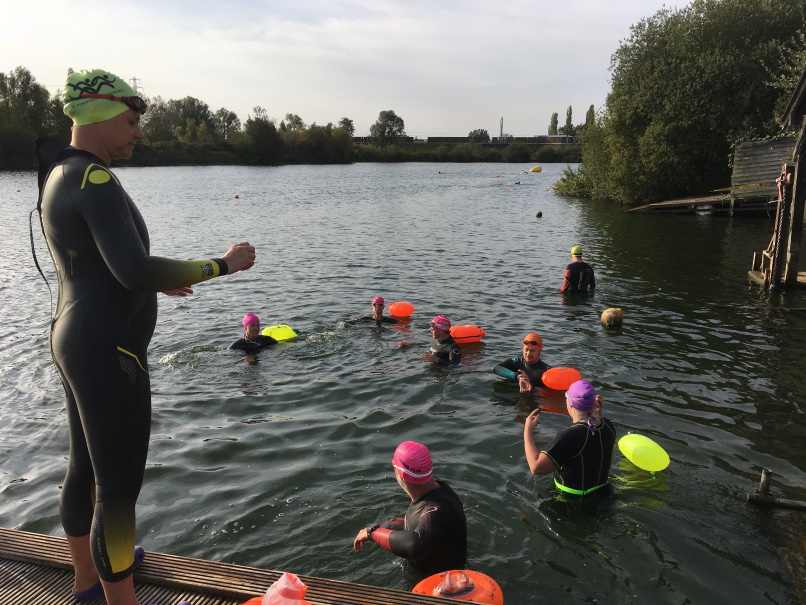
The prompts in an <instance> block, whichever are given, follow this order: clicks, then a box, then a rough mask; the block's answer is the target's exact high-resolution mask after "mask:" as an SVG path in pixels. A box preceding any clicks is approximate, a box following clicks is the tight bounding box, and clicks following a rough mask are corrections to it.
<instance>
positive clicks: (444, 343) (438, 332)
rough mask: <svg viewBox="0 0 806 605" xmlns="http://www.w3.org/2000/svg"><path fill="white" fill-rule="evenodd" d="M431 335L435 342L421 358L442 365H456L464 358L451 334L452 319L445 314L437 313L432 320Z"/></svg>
mask: <svg viewBox="0 0 806 605" xmlns="http://www.w3.org/2000/svg"><path fill="white" fill-rule="evenodd" d="M431 336H433V337H434V344H432V345H431V348H430V349H428V351H427V352H425V353H423V354H422V355H421V356H420V358H421V359H422V360H423V361H430V362H432V363H438V364H440V365H454V364H457V363H459V362H460V361H461V360H462V352H461V351H460V350H459V345H458V344H456V341H455V340H454V339H453V336H451V320H450V319H448V317H447V316H445V315H437V316H436V317H435V318H434V319H432V320H431Z"/></svg>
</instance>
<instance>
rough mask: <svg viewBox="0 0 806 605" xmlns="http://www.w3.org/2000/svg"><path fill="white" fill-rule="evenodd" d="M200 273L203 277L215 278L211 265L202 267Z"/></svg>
mask: <svg viewBox="0 0 806 605" xmlns="http://www.w3.org/2000/svg"><path fill="white" fill-rule="evenodd" d="M201 271H202V276H203V277H215V274H214V273H213V263H207V264H206V265H202V268H201Z"/></svg>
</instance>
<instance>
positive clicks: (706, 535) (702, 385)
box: [0, 164, 806, 603]
mask: <svg viewBox="0 0 806 605" xmlns="http://www.w3.org/2000/svg"><path fill="white" fill-rule="evenodd" d="M529 167H530V166H525V165H521V166H513V165H502V166H489V165H428V164H398V165H369V164H358V165H354V166H338V167H331V166H317V167H313V166H293V167H281V168H244V167H221V168H201V169H197V168H149V169H122V170H119V171H118V172H117V174H118V176H119V177H120V178H121V180H122V182H123V183H124V185H125V186H126V188H127V190H128V191H129V193H130V194H131V195H132V197H133V198H134V199H135V200H136V202H137V204H138V205H139V207H140V209H141V210H142V212H143V215H144V217H145V219H146V222H147V223H148V225H149V229H150V231H151V238H152V241H153V253H154V254H159V255H166V256H173V257H178V258H192V257H196V256H198V255H199V254H221V253H222V252H223V251H224V250H225V249H226V246H228V245H229V244H230V243H232V242H236V241H243V240H244V239H247V240H249V241H250V242H251V243H253V244H254V245H255V246H256V247H257V249H258V263H257V265H256V266H255V268H254V269H253V270H251V271H249V272H245V273H240V274H237V275H235V276H231V277H227V278H223V279H220V280H213V281H211V282H208V283H205V284H201V285H199V286H197V288H195V289H196V293H195V294H194V295H192V296H191V297H188V298H187V299H183V300H173V299H169V298H166V297H163V298H161V300H160V319H159V323H158V325H157V330H156V333H155V336H154V340H153V342H152V346H151V348H150V352H149V354H150V372H151V374H152V385H153V391H154V397H153V399H154V401H153V403H154V406H153V407H154V414H153V416H154V418H153V429H152V441H151V448H150V452H149V463H148V468H147V471H146V483H145V486H144V489H143V492H142V495H141V498H140V501H139V506H138V511H139V512H138V515H139V516H138V519H139V527H138V538H139V539H140V540H141V543H142V544H143V545H144V546H145V547H146V548H148V549H154V550H163V551H166V552H170V553H175V554H180V555H187V556H193V557H202V558H209V559H213V560H221V561H227V562H233V563H238V564H244V565H254V566H260V567H267V568H273V569H281V570H287V571H292V572H297V573H302V574H311V575H318V576H323V577H329V578H335V579H342V580H350V581H356V582H362V583H367V584H377V585H382V586H390V587H394V588H406V587H407V586H409V585H410V583H411V582H412V581H413V579H414V578H413V577H412V576H411V575H409V573H408V571H407V568H406V566H405V565H404V564H402V562H401V561H400V560H397V559H396V558H394V557H392V556H390V555H389V553H386V552H385V551H382V550H381V549H378V548H371V547H369V548H366V549H364V550H362V552H361V553H355V552H353V551H352V539H353V537H354V536H355V533H356V531H357V530H358V528H360V527H363V526H365V525H367V524H368V523H371V522H373V521H379V520H383V519H386V518H389V517H393V516H399V515H400V514H401V513H402V512H403V511H404V510H405V507H406V505H407V502H406V496H405V494H404V493H403V492H402V491H401V490H400V489H399V487H398V486H397V484H396V482H395V480H394V476H393V474H392V472H391V466H390V459H391V455H392V452H393V450H394V447H395V446H396V445H397V443H399V442H400V441H404V440H406V439H414V440H418V441H422V442H424V443H426V444H428V446H429V447H430V448H431V451H432V453H433V456H434V464H435V472H436V474H437V475H438V476H439V477H441V478H444V479H446V480H447V481H448V482H449V483H450V484H451V485H452V487H453V488H454V489H455V490H456V492H457V493H458V494H459V495H460V497H461V498H462V500H463V502H464V505H465V508H466V510H467V515H468V521H469V541H470V542H469V550H470V563H471V565H472V566H473V567H474V568H475V569H477V570H479V571H483V572H484V573H487V574H489V575H491V576H492V577H494V578H495V579H496V580H497V581H498V582H499V583H500V584H501V586H502V588H503V590H504V593H505V595H506V597H507V602H510V603H542V602H547V601H557V602H571V601H580V602H600V603H685V602H691V603H700V602H704V601H706V600H707V599H711V600H713V598H714V597H713V595H720V596H719V598H718V600H719V601H725V602H729V601H734V600H737V601H738V600H740V601H741V602H746V601H748V600H750V601H751V602H770V603H795V602H797V594H798V590H799V587H798V581H799V580H798V579H797V578H798V577H799V575H798V574H796V573H795V574H793V573H790V571H789V569H790V568H791V567H790V565H791V564H797V561H798V560H799V559H798V557H799V556H802V553H803V537H804V535H806V528H804V520H803V518H802V516H797V515H796V514H794V513H790V512H786V511H761V510H757V509H754V508H751V507H750V506H748V505H747V504H746V502H745V496H746V494H747V493H748V492H749V491H752V489H754V488H755V486H756V485H757V482H758V477H759V475H760V471H761V469H762V468H763V467H767V468H771V469H773V471H774V472H775V473H776V474H775V475H774V480H773V489H774V490H775V491H776V493H779V494H780V495H782V496H783V497H788V498H803V496H804V489H803V488H804V484H805V483H806V473H804V469H805V468H806V453H804V449H803V447H802V445H803V443H806V430H805V429H804V423H802V422H800V421H799V418H801V417H802V414H803V408H804V396H803V376H804V370H806V355H804V351H803V347H802V345H801V341H802V339H801V337H800V335H801V334H802V333H803V331H804V330H805V329H806V311H803V309H804V308H806V301H804V296H803V294H802V293H775V294H769V293H765V292H763V291H761V290H759V289H758V288H757V287H756V286H755V285H753V284H751V283H749V282H748V280H747V278H746V271H747V268H748V266H749V264H750V258H751V253H752V251H754V250H759V249H762V248H764V247H765V246H766V244H767V242H768V241H769V228H770V225H769V223H767V222H766V221H763V220H762V221H759V220H755V219H746V218H742V219H726V218H714V217H702V216H692V217H670V216H654V215H638V214H629V213H626V212H624V211H622V210H621V209H619V208H615V207H613V206H610V205H608V204H600V203H589V202H580V201H575V200H568V199H561V198H558V197H556V196H554V195H553V194H552V193H551V192H550V191H549V190H548V188H549V187H550V185H551V183H552V182H553V181H554V180H556V179H557V178H558V176H559V174H560V171H561V169H562V168H563V167H564V166H544V171H543V172H542V173H531V174H528V175H527V174H524V172H525V171H527V170H528V168H529ZM440 172H441V173H442V174H440ZM496 174H500V175H501V178H493V177H494V176H495V175H496ZM516 181H520V182H521V185H518V186H515V185H514V183H515V182H516ZM35 188H36V184H35V175H34V174H33V173H2V174H0V204H1V205H2V207H1V208H0V210H2V211H1V212H0V238H2V239H1V240H0V241H3V242H4V244H5V245H4V251H5V252H6V260H7V265H8V267H9V268H8V270H7V271H6V273H5V276H4V279H3V280H2V281H0V296H2V302H3V304H2V305H1V306H0V379H1V380H2V383H1V384H2V392H3V405H2V406H0V421H1V422H2V427H3V428H2V429H0V460H2V465H1V466H0V471H1V472H2V474H1V475H0V479H1V480H0V523H2V524H3V525H5V526H10V527H18V528H21V529H25V530H28V531H39V532H44V533H53V534H60V533H61V529H60V526H59V520H58V495H59V489H58V488H59V485H60V484H61V481H62V478H63V475H64V471H65V465H66V455H67V449H68V445H67V434H66V427H65V422H64V413H63V403H62V400H61V397H62V394H61V393H62V392H61V387H60V385H59V383H58V379H57V377H56V375H55V372H54V371H53V368H52V366H51V364H50V361H49V355H48V346H47V325H48V321H49V313H50V301H49V299H48V294H47V289H46V288H45V286H44V284H42V282H41V280H39V279H38V278H37V276H36V272H35V271H36V270H35V268H34V267H33V265H32V263H31V261H30V252H29V250H30V247H29V246H30V245H29V243H28V234H27V228H25V221H26V219H27V216H26V212H27V209H30V208H31V207H33V205H34V203H35V198H36V196H35ZM17 189H20V190H21V191H20V192H17V191H16V190H17ZM235 193H238V194H239V196H240V199H238V200H235V199H234V198H233V196H234V194H235ZM537 210H540V211H541V212H542V213H543V216H542V217H541V218H539V219H537V218H535V212H536V211H537ZM37 242H38V243H37V250H38V253H39V258H40V260H46V261H47V258H48V257H47V252H46V250H45V248H44V247H43V246H42V244H41V238H38V239H37ZM575 244H579V245H582V246H583V248H584V250H585V259H586V261H587V262H589V263H591V264H592V265H593V267H594V269H595V271H596V277H597V286H598V287H597V290H596V293H595V294H594V295H593V296H592V297H589V298H583V299H564V298H563V297H561V296H560V295H559V294H558V293H557V290H558V289H559V287H560V284H561V281H562V272H563V269H564V267H565V265H566V264H567V263H568V261H569V258H568V257H569V254H568V252H569V250H570V247H571V246H573V245H575ZM45 264H47V262H46V263H45ZM48 274H49V275H51V276H52V271H48ZM379 294H380V295H383V296H384V297H385V298H386V300H387V301H388V302H392V301H396V300H400V301H407V302H410V303H412V304H414V305H415V307H416V311H415V313H414V315H413V317H412V319H411V321H410V322H407V323H404V324H402V325H398V326H392V327H384V328H383V329H377V328H375V327H374V326H371V325H370V326H366V325H350V326H347V327H346V328H344V329H339V323H340V322H341V321H343V320H345V319H348V318H350V317H356V316H359V315H363V314H364V313H365V312H366V308H367V305H368V303H369V301H370V300H371V299H372V297H374V296H376V295H379ZM608 307H620V308H622V309H623V310H624V314H625V321H624V326H623V327H621V328H619V329H606V328H604V327H603V326H602V325H601V323H600V321H599V317H600V315H601V312H602V311H603V310H604V309H606V308H608ZM247 311H253V312H255V313H257V314H258V315H259V316H260V317H261V319H262V320H263V321H264V323H266V324H274V323H276V324H288V325H291V326H294V327H295V328H297V329H299V330H301V331H302V332H303V335H302V336H301V337H300V338H298V339H295V340H294V341H291V342H286V343H281V344H279V345H277V346H274V347H272V348H271V349H268V350H265V351H262V352H261V353H259V354H258V355H252V356H244V355H243V354H241V353H239V352H233V351H226V350H224V349H225V348H226V346H227V345H228V344H230V343H231V342H232V341H233V340H235V339H236V338H237V337H239V335H240V333H241V326H240V320H241V317H242V316H243V314H244V313H245V312H247ZM441 313H445V314H447V315H448V316H449V317H450V318H451V320H452V321H453V322H454V323H456V324H475V325H479V326H481V327H482V328H484V330H485V331H486V333H487V336H486V337H485V338H484V340H483V342H482V343H481V344H478V345H473V346H468V347H465V348H464V350H463V363H462V364H461V365H460V366H459V367H455V368H441V367H435V366H433V365H431V364H426V363H424V362H423V361H422V360H421V359H420V354H421V353H422V352H423V351H424V350H426V349H427V348H428V346H429V344H430V337H429V335H428V322H429V320H430V319H431V318H432V317H433V316H435V315H437V314H441ZM530 331H537V332H539V333H540V334H541V335H542V336H543V340H544V347H545V348H544V351H543V358H544V359H545V360H546V361H547V362H548V363H549V364H550V365H553V366H572V367H579V368H581V371H582V373H583V376H584V377H585V378H586V379H589V380H591V381H592V382H593V383H594V384H595V385H596V387H597V389H598V390H599V391H600V393H601V394H602V395H603V397H604V401H605V412H606V414H607V415H608V416H609V417H610V418H611V419H612V420H613V421H614V422H615V424H616V427H617V430H618V431H619V434H622V435H623V434H626V433H627V432H628V431H633V432H639V433H641V434H644V435H647V436H648V437H651V438H652V439H654V440H656V441H657V442H658V443H659V444H660V445H661V446H662V447H664V449H666V451H667V452H668V453H669V455H670V457H671V460H672V462H671V465H670V466H669V467H668V468H667V469H666V470H665V471H663V472H660V473H656V474H655V475H654V476H652V475H651V474H650V473H646V472H643V471H640V470H638V469H637V468H636V467H634V466H633V465H632V464H631V463H630V462H629V461H627V460H626V459H624V458H622V457H621V456H620V454H619V453H618V452H616V454H615V456H614V464H613V469H612V473H613V476H614V482H613V484H614V485H613V493H612V495H611V496H610V497H608V498H603V499H601V500H596V501H594V502H591V503H589V504H586V505H580V504H578V503H573V504H572V503H563V502H558V501H557V500H555V499H554V497H553V487H552V482H551V479H550V478H548V477H533V476H532V475H531V474H530V473H529V471H528V468H527V466H526V462H525V459H524V455H523V446H522V422H523V418H524V416H525V415H526V414H528V413H529V411H531V410H532V409H534V408H535V407H537V406H540V407H541V408H542V409H543V411H544V412H547V413H545V414H544V415H543V419H542V424H541V425H540V427H539V428H538V430H537V431H536V440H537V443H538V446H540V445H545V444H546V443H548V441H549V440H550V439H551V438H552V437H553V435H555V434H556V433H557V432H558V431H561V430H562V429H563V428H565V427H566V426H567V425H568V422H569V421H568V417H567V416H566V415H564V414H563V411H564V402H563V398H562V394H561V393H557V392H553V391H550V390H547V389H542V390H540V391H538V392H536V393H528V394H521V393H519V392H518V391H517V388H516V387H515V386H514V385H513V384H512V383H508V382H506V381H503V380H501V379H500V378H498V377H497V376H495V375H494V374H493V373H492V372H491V368H492V366H493V365H494V364H495V363H498V362H499V361H501V360H502V359H505V358H506V357H511V356H513V355H517V354H519V350H520V340H521V338H522V337H523V335H524V334H525V333H527V332H530ZM401 342H406V343H410V344H412V345H413V346H411V347H404V348H400V347H399V344H400V343H401ZM551 412H553V413H551ZM801 560H802V559H801ZM751 595H752V596H751Z"/></svg>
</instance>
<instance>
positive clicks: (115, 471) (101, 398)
mask: <svg viewBox="0 0 806 605" xmlns="http://www.w3.org/2000/svg"><path fill="white" fill-rule="evenodd" d="M54 361H56V364H57V366H58V367H60V368H61V371H62V373H63V375H64V376H66V377H67V379H68V382H67V385H66V387H65V388H66V390H67V391H68V392H72V394H73V395H74V399H75V407H76V409H77V411H78V416H79V419H80V426H76V424H77V423H75V422H72V421H71V425H70V432H71V438H70V440H71V446H70V448H71V454H72V453H73V452H74V451H75V452H76V453H77V454H78V459H77V461H76V463H75V464H74V463H73V461H72V458H71V471H72V469H73V467H75V468H76V473H75V475H76V477H75V479H73V477H71V480H70V483H69V484H66V485H65V488H66V489H67V493H65V494H64V496H63V507H62V510H63V519H64V524H65V531H66V532H68V534H70V535H73V534H72V531H69V530H68V527H69V528H70V529H72V528H73V526H74V525H75V526H76V527H78V528H79V529H83V526H84V524H85V520H84V517H85V512H84V511H85V508H86V500H87V487H86V477H85V473H86V471H85V470H84V469H83V466H85V462H84V460H83V459H82V458H83V451H82V442H85V443H86V446H85V447H84V448H83V449H84V450H85V451H86V452H88V454H89V458H90V460H91V465H92V473H93V476H94V482H95V507H94V514H93V516H92V525H91V529H90V534H91V536H90V544H91V549H92V557H93V561H94V562H95V566H96V568H97V569H98V573H99V575H100V576H101V579H102V580H104V581H107V582H118V581H120V580H122V579H124V578H126V577H127V576H129V575H130V574H131V572H132V567H133V563H134V557H133V553H134V535H135V503H136V501H137V496H138V495H139V493H140V487H141V485H142V482H143V474H144V470H145V463H146V456H147V453H148V441H149V434H150V430H151V389H150V383H149V377H148V373H147V372H146V371H145V370H144V369H143V367H141V364H143V366H144V364H145V354H144V353H143V354H142V355H140V356H138V358H134V357H133V356H132V355H131V354H126V353H123V352H116V353H114V354H111V355H71V354H66V355H59V354H54ZM68 405H69V398H68ZM69 474H71V473H70V471H69V472H68V475H69ZM81 535H85V534H81Z"/></svg>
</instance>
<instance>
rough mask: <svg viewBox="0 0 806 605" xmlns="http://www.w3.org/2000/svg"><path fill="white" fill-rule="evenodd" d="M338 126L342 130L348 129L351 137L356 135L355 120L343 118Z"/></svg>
mask: <svg viewBox="0 0 806 605" xmlns="http://www.w3.org/2000/svg"><path fill="white" fill-rule="evenodd" d="M338 127H339V128H341V129H342V130H346V131H347V134H349V135H350V136H351V137H352V136H355V125H354V124H353V121H352V120H351V119H350V118H342V119H341V120H339V126H338Z"/></svg>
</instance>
